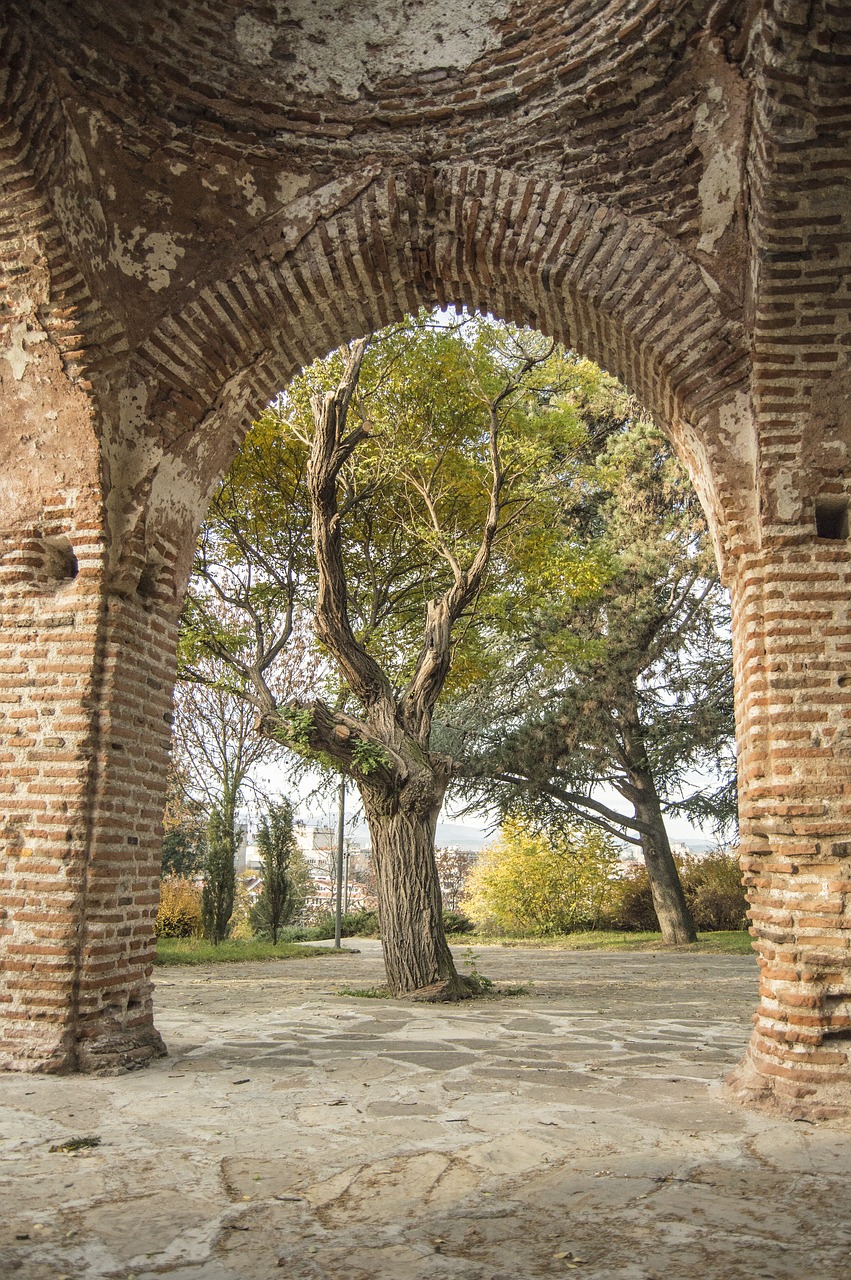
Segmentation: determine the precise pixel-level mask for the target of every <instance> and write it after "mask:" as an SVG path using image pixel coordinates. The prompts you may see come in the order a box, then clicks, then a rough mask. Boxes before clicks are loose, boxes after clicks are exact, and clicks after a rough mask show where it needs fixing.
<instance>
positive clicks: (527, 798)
mask: <svg viewBox="0 0 851 1280" xmlns="http://www.w3.org/2000/svg"><path fill="white" fill-rule="evenodd" d="M624 399H625V397H624ZM574 554H575V555H578V557H579V559H578V563H579V564H580V565H581V566H583V571H584V574H585V576H584V577H583V576H582V574H581V573H578V572H577V571H576V569H575V568H571V565H570V559H571V556H573V555H574ZM592 568H593V571H592ZM508 570H509V574H508V577H507V580H506V581H507V589H508V588H510V589H512V590H514V577H516V575H518V574H519V575H520V578H521V588H520V590H519V592H517V591H515V595H517V597H518V598H520V599H525V600H526V601H527V602H532V606H533V607H532V608H528V607H527V608H525V609H524V611H523V616H522V617H518V616H516V615H515V614H511V613H510V612H507V613H506V614H505V615H504V618H503V620H502V623H501V625H500V626H499V628H498V629H495V630H494V633H493V637H492V647H493V651H494V653H495V654H498V655H499V661H496V662H494V664H493V667H492V670H491V674H490V675H489V676H488V677H486V678H484V679H482V680H481V681H480V682H479V683H478V684H477V685H475V686H473V687H471V688H470V690H469V691H468V692H467V695H466V697H465V698H464V699H459V700H457V701H456V704H455V705H454V706H453V708H452V720H453V725H454V737H453V738H452V739H450V749H451V750H453V754H456V755H462V756H463V757H464V758H465V765H464V772H465V774H466V775H467V780H466V781H465V783H464V789H465V792H466V794H467V795H468V796H469V797H470V798H472V797H473V796H475V797H476V799H477V800H479V801H481V800H483V799H484V800H485V801H489V802H491V803H493V804H495V805H496V806H497V807H498V808H499V809H500V810H501V811H502V812H503V813H506V814H507V813H512V812H521V813H524V814H525V815H526V816H527V818H528V819H529V820H530V821H532V822H533V823H535V824H538V825H540V826H541V827H544V828H547V829H552V828H554V827H556V826H558V825H559V824H560V823H565V822H566V823H570V822H571V821H573V820H575V819H579V820H582V821H586V822H588V821H590V822H597V823H599V824H600V825H601V826H602V827H603V828H605V829H608V830H609V831H611V832H614V833H616V834H617V835H618V836H620V837H622V838H623V839H626V840H628V841H631V842H632V843H633V844H635V845H639V844H640V837H641V827H640V825H639V824H640V821H641V820H642V819H643V820H644V821H645V822H646V821H647V819H648V814H646V813H645V814H644V815H639V814H638V813H637V811H636V810H635V809H634V806H633V803H631V802H630V801H626V800H624V801H623V802H622V803H620V804H618V803H617V802H611V801H610V802H609V803H607V804H605V805H603V806H602V807H600V805H599V804H596V803H595V792H596V789H597V788H599V786H600V785H601V783H602V782H605V783H606V784H607V786H608V788H609V794H610V795H611V794H612V790H613V789H614V791H615V792H617V791H620V792H621V794H622V795H623V796H624V797H627V796H629V797H631V798H632V797H635V796H641V797H642V798H643V803H649V801H648V799H647V797H649V796H651V795H652V793H653V792H654V791H655V793H656V794H657V796H658V801H659V809H658V810H657V813H658V816H659V818H661V814H662V813H680V814H688V815H690V816H691V817H692V818H693V819H694V820H696V821H702V822H709V823H711V824H712V825H713V826H714V827H715V828H716V829H718V830H719V831H720V830H724V829H725V828H726V827H728V826H730V825H731V823H733V822H734V821H735V767H734V756H733V740H734V735H733V699H732V660H731V652H730V638H729V607H728V603H727V598H726V594H725V592H724V591H723V589H722V588H721V586H720V584H719V582H718V578H717V573H716V570H715V566H714V560H713V553H712V547H711V544H710V539H709V534H708V529H707V526H706V522H705V519H704V517H703V513H702V511H701V509H700V506H699V504H698V502H697V499H696V496H695V495H694V493H693V491H692V489H691V486H690V484H689V481H688V477H687V475H686V473H685V471H684V469H683V468H682V466H681V465H680V464H679V462H678V461H677V459H676V457H675V456H674V455H673V453H672V452H671V450H670V448H669V447H668V446H667V444H666V442H665V441H664V439H663V437H662V436H661V435H660V433H659V432H658V431H657V430H656V429H655V428H654V427H653V426H652V425H650V424H648V423H646V422H641V421H632V422H628V423H627V425H626V426H624V425H623V424H621V425H619V426H618V428H617V429H616V430H613V431H611V432H610V433H609V434H608V438H607V440H606V444H605V448H604V449H603V450H602V452H601V453H600V454H599V456H598V457H597V458H596V459H595V460H593V461H590V460H589V462H588V464H587V465H586V466H585V467H584V469H583V470H582V472H581V474H580V475H578V476H575V477H574V480H573V482H572V484H569V485H568V486H567V489H566V493H565V495H564V502H563V509H562V511H561V513H560V515H559V516H558V518H555V519H554V520H553V521H552V524H551V526H550V527H549V528H548V529H547V532H546V546H544V544H542V546H541V547H540V548H538V554H537V556H536V557H533V558H532V559H531V560H530V561H528V563H525V564H524V563H522V562H519V561H518V562H516V563H514V564H513V565H509V566H508ZM553 574H555V576H554V577H553V576H552V575H553ZM512 575H514V577H512ZM561 575H563V578H562V582H561V586H559V582H558V579H559V577H560V576H561ZM530 579H531V581H532V586H531V587H530V586H529V585H527V584H528V582H529V580H530ZM539 586H542V587H543V590H539V591H538V594H537V595H534V594H532V593H533V591H534V590H535V589H536V588H538V587H539ZM695 775H702V776H703V777H709V778H712V777H713V776H714V777H715V778H717V782H710V783H709V785H708V786H707V785H703V786H700V787H696V786H695V784H694V781H693V779H694V776H695ZM652 803H653V804H654V805H655V803H656V801H655V798H654V800H653V801H652ZM656 816H657V815H656V814H654V815H653V819H654V820H655V818H656Z"/></svg>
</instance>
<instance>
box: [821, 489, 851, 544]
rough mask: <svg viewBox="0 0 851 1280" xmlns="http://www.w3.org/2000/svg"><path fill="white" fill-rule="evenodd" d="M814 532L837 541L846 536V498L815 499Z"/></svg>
mask: <svg viewBox="0 0 851 1280" xmlns="http://www.w3.org/2000/svg"><path fill="white" fill-rule="evenodd" d="M816 534H817V535H818V537H819V538H829V539H831V540H832V541H834V542H838V541H840V540H841V539H843V538H847V537H848V500H847V498H818V499H817V500H816Z"/></svg>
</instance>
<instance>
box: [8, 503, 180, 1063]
mask: <svg viewBox="0 0 851 1280" xmlns="http://www.w3.org/2000/svg"><path fill="white" fill-rule="evenodd" d="M3 550H4V554H3V556H2V560H0V613H2V619H0V637H2V639H0V763H2V776H0V830H2V837H3V854H2V862H0V1065H2V1066H4V1067H7V1068H17V1069H21V1070H45V1071H72V1070H97V1069H117V1068H119V1067H126V1066H135V1065H139V1064H141V1063H143V1062H145V1061H146V1060H147V1059H149V1058H151V1057H152V1056H156V1055H160V1054H162V1053H164V1052H165V1050H164V1046H163V1044H162V1041H161V1039H160V1037H159V1034H158V1032H157V1031H156V1030H155V1028H154V1026H153V1021H152V1007H151V970H152V961H153V952H154V934H153V918H154V915H155V913H156V905H157V900H158V893H159V856H160V847H161V817H162V809H163V799H164V791H165V770H166V762H167V752H168V739H169V722H170V719H171V681H172V676H173V653H174V643H175V635H174V626H173V623H172V622H170V621H168V620H167V619H164V617H163V609H162V608H160V607H158V606H157V605H156V604H155V603H154V601H153V600H152V599H151V596H150V589H149V587H148V586H147V579H146V578H145V576H144V574H143V575H142V580H141V586H140V587H139V588H138V589H136V590H132V591H131V590H125V591H124V592H123V593H118V592H116V591H114V590H113V591H110V590H108V589H107V588H106V587H105V585H104V583H105V581H106V574H105V570H104V561H105V555H104V543H103V539H102V538H101V535H100V532H99V531H98V530H91V529H79V528H75V527H74V526H73V520H72V518H71V513H69V512H67V511H64V510H62V509H61V508H57V509H55V510H54V511H52V512H50V511H48V512H47V513H46V514H45V516H44V518H43V520H42V521H40V526H39V528H38V530H37V531H36V530H31V531H30V532H29V533H22V532H21V531H20V530H18V531H17V533H15V534H8V535H7V536H6V537H5V538H4V547H3Z"/></svg>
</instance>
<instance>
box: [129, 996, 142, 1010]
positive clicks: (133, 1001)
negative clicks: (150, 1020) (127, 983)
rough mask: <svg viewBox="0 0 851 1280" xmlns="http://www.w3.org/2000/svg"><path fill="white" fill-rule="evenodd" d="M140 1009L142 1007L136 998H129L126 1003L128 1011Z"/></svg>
mask: <svg viewBox="0 0 851 1280" xmlns="http://www.w3.org/2000/svg"><path fill="white" fill-rule="evenodd" d="M141 1007H142V1001H141V1000H140V999H139V997H138V996H131V997H130V999H129V1000H128V1001H127V1008H128V1009H141Z"/></svg>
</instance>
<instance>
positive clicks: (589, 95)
mask: <svg viewBox="0 0 851 1280" xmlns="http://www.w3.org/2000/svg"><path fill="white" fill-rule="evenodd" d="M284 8H285V6H282V5H274V6H273V5H268V4H265V3H260V2H259V0H258V3H256V4H253V5H245V4H243V3H236V0H233V2H230V0H224V2H222V3H215V4H214V3H211V2H210V0H183V3H182V4H181V5H180V6H168V7H165V6H145V5H138V4H131V3H130V2H129V0H113V2H112V3H111V4H109V5H107V4H106V3H105V0H78V2H77V3H76V4H74V5H59V4H54V3H53V2H52V0H27V2H26V3H24V2H23V0H20V2H18V0H12V2H11V3H10V4H8V5H7V6H6V14H7V19H6V21H7V26H6V27H5V28H4V29H3V30H2V33H0V54H2V65H3V67H4V68H5V72H4V78H3V80H2V98H3V102H4V115H3V118H2V120H0V179H2V192H0V216H2V220H3V221H2V229H0V264H2V271H3V282H4V288H5V293H4V299H5V310H4V314H3V320H4V324H5V328H4V331H3V332H4V335H5V336H0V377H2V382H3V400H2V404H0V459H2V466H3V477H4V484H3V487H2V488H0V529H2V531H3V532H2V533H0V604H2V610H3V630H2V633H0V766H2V774H0V823H1V824H2V830H3V836H4V840H5V845H6V853H5V863H4V864H3V868H4V869H3V870H2V871H0V886H2V901H3V906H2V912H3V915H2V919H0V951H2V954H3V960H4V964H3V978H2V987H0V1011H1V1012H2V1021H3V1027H4V1031H3V1052H4V1054H5V1058H4V1061H5V1062H6V1063H7V1064H8V1065H10V1066H19V1067H26V1068H38V1067H42V1068H46V1069H54V1070H56V1069H59V1070H61V1069H69V1068H75V1067H82V1068H90V1067H92V1066H95V1065H98V1064H101V1065H106V1066H118V1065H121V1064H123V1063H132V1062H135V1061H142V1060H144V1059H145V1057H147V1056H149V1055H150V1054H151V1053H156V1052H159V1051H160V1048H161V1046H160V1042H159V1039H158V1037H157V1035H156V1032H155V1031H154V1030H153V1027H152V1024H151V1014H150V961H151V948H152V933H151V919H152V913H153V910H154V904H155V893H156V870H157V855H158V840H159V834H158V823H159V816H158V815H159V808H160V805H161V800H162V786H163V778H164V768H165V759H166V750H167V737H168V723H167V722H168V714H169V690H170V683H171V675H172V663H173V646H174V624H175V618H176V616H177V612H178V609H179V603H180V599H181V595H182V591H183V587H184V583H185V579H186V575H187V573H188V568H189V564H190V560H191V553H192V546H193V540H194V536H195V533H196V530H197V526H198V522H199V520H200V518H201V515H202V511H203V506H204V502H205V501H206V499H207V497H208V495H209V493H210V492H211V490H212V489H213V487H214V486H215V484H216V482H217V480H218V478H219V477H220V476H221V474H222V472H223V471H224V469H225V468H226V467H227V465H228V463H229V462H230V459H231V458H232V456H233V453H234V451H235V449H236V448H237V447H238V443H239V440H240V439H241V436H242V434H243V432H244V430H245V428H246V426H247V424H248V422H249V421H250V419H251V417H252V416H253V415H254V414H255V413H256V410H257V409H258V407H259V406H260V405H261V404H262V403H263V401H264V399H265V398H266V397H268V396H269V395H271V394H272V393H274V392H275V391H277V390H278V389H279V388H280V387H281V386H282V385H283V384H284V383H285V381H286V379H287V378H288V377H289V376H290V375H291V374H292V373H293V372H294V371H295V370H296V369H297V368H298V367H299V366H300V365H302V364H303V363H306V362H308V361H309V360H311V359H313V358H314V357H315V356H317V355H320V354H323V353H324V352H325V351H327V350H328V349H330V348H332V347H334V346H336V345H337V344H338V343H339V342H341V341H342V340H344V339H346V338H350V337H353V336H356V335H359V334H361V333H365V332H368V331H370V330H372V329H374V328H376V327H378V326H381V325H383V324H386V323H387V322H388V321H390V320H392V319H393V318H394V317H398V316H400V315H402V314H404V313H406V312H408V311H410V310H412V309H414V308H416V307H418V306H419V305H421V304H423V303H428V304H431V303H434V302H439V303H441V304H442V305H448V304H451V303H457V304H464V305H466V306H469V307H473V308H482V309H487V310H492V311H494V312H495V313H497V314H498V315H501V316H503V317H506V318H512V319H516V320H518V321H521V322H524V323H529V324H533V325H535V326H537V327H539V328H541V329H543V330H544V331H545V332H547V333H549V334H551V335H553V336H555V337H557V338H559V339H560V340H562V341H564V342H567V343H570V344H572V345H574V346H576V347H578V348H579V349H580V350H582V351H583V352H584V353H586V354H588V355H590V356H592V357H593V358H594V359H596V360H599V361H600V362H601V363H602V364H603V365H605V366H606V367H607V368H608V369H610V370H611V371H612V372H613V373H616V374H617V375H618V376H619V377H621V378H622V379H623V380H624V381H625V382H626V383H627V384H628V385H629V386H630V387H631V388H632V389H633V390H634V391H635V392H636V394H638V395H639V396H640V398H641V399H642V400H643V401H644V402H645V404H647V405H648V407H649V408H650V409H651V411H652V412H653V413H654V415H655V416H656V418H657V420H658V421H660V423H662V424H663V425H664V426H665V428H666V429H667V430H668V431H669V432H670V434H671V437H672V439H673V440H674V442H675V444H676V446H677V448H678V450H679V452H680V453H681V455H682V456H683V458H684V459H685V461H686V462H687V464H688V466H689V468H690V472H691V474H692V476H693V478H694V481H695V484H696V486H697V488H698V491H699V493H700V495H701V499H702V501H703V503H704V506H705V507H706V510H707V513H708V515H709V517H710V521H711V524H712V529H713V536H714V538H715V542H716V546H717V549H718V554H719V558H720V560H721V563H722V566H723V569H724V573H725V575H726V577H727V579H728V581H729V583H730V586H731V589H732V592H733V602H734V638H735V650H736V667H737V716H738V726H739V727H738V732H739V743H740V775H741V797H742V801H741V807H742V832H743V844H744V865H745V868H746V871H747V875H748V879H749V883H750V886H751V896H752V923H753V930H754V934H755V939H756V945H757V947H758V950H759V954H760V962H761V967H762V990H761V995H760V1005H759V1010H758V1014H757V1021H756V1028H755V1033H754V1038H753V1041H752V1044H751V1048H750V1051H749V1054H748V1057H747V1059H746V1061H745V1063H743V1065H742V1067H741V1068H740V1070H739V1072H738V1073H737V1077H736V1080H735V1085H736V1087H737V1088H738V1089H739V1091H740V1092H741V1093H742V1095H743V1096H745V1097H747V1098H750V1099H753V1100H757V1101H762V1102H768V1103H770V1104H773V1105H778V1106H782V1107H784V1108H785V1109H787V1110H793V1111H794V1110H798V1111H807V1112H809V1113H813V1114H833V1113H835V1112H836V1111H839V1110H843V1109H845V1110H847V1109H849V1108H851V953H849V939H851V923H849V906H848V903H849V900H851V899H850V898H849V895H851V852H849V851H851V785H849V782H848V766H849V749H850V744H851V723H849V721H851V683H849V681H851V675H849V672H848V666H849V661H848V659H849V651H851V635H849V624H848V608H847V603H848V594H849V574H851V556H849V546H851V544H849V542H848V540H847V538H844V537H835V538H830V537H819V536H817V529H816V520H817V511H818V512H819V513H820V514H819V520H820V522H821V532H822V533H825V531H827V532H830V531H831V529H832V530H833V532H834V533H837V532H839V533H841V532H842V528H843V523H842V521H843V517H842V508H841V504H842V503H843V502H844V501H846V500H847V498H848V496H849V493H848V489H849V449H850V448H851V429H850V428H849V399H851V369H849V346H851V319H849V316H851V294H849V281H848V266H849V258H851V234H849V232H851V227H849V221H851V204H849V202H848V199H847V185H845V183H846V179H847V175H848V166H849V136H848V135H849V126H850V125H851V89H849V84H851V80H849V61H851V30H849V22H850V21H851V19H849V14H848V9H847V5H845V4H841V3H839V0H835V2H834V3H829V2H828V0H816V3H809V2H808V3H798V2H797V0H795V2H792V3H790V2H789V0H783V2H782V3H781V2H780V0H777V2H776V3H774V4H767V5H765V4H758V3H756V0H747V2H742V3H736V2H735V0H731V2H730V3H722V4H709V3H705V2H703V0H681V2H680V3H677V4H669V3H667V0H590V3H589V2H588V0H586V2H585V3H583V4H579V3H575V4H573V3H569V4H567V5H565V4H563V3H562V4H559V5H553V4H551V3H532V4H511V3H509V0H471V3H470V5H469V6H466V7H464V10H463V13H462V12H461V11H460V10H459V13H458V15H456V16H455V17H453V16H452V13H454V11H450V10H448V9H447V8H446V6H442V5H441V6H437V5H434V6H433V5H431V4H430V0H422V2H421V3H420V4H418V5H408V6H406V7H404V8H402V7H399V8H397V7H396V5H395V3H394V0H383V3H382V4H381V5H377V6H365V7H362V9H361V10H354V9H352V8H351V6H340V20H339V22H338V23H335V22H334V20H333V18H332V17H329V16H328V14H326V15H325V17H324V18H323V24H322V26H321V28H316V29H314V27H313V26H311V23H312V22H313V21H314V19H313V18H312V17H311V13H312V12H313V11H312V9H309V7H304V6H293V7H292V13H290V14H289V18H288V19H287V15H286V14H285V12H284ZM155 9H156V10H159V11H158V12H155ZM329 12H330V11H329ZM152 68H155V71H152ZM825 512H826V513H827V515H825ZM831 513H833V515H831ZM831 519H832V520H833V524H832V525H831V523H830V522H831ZM825 520H827V523H826V524H825Z"/></svg>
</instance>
